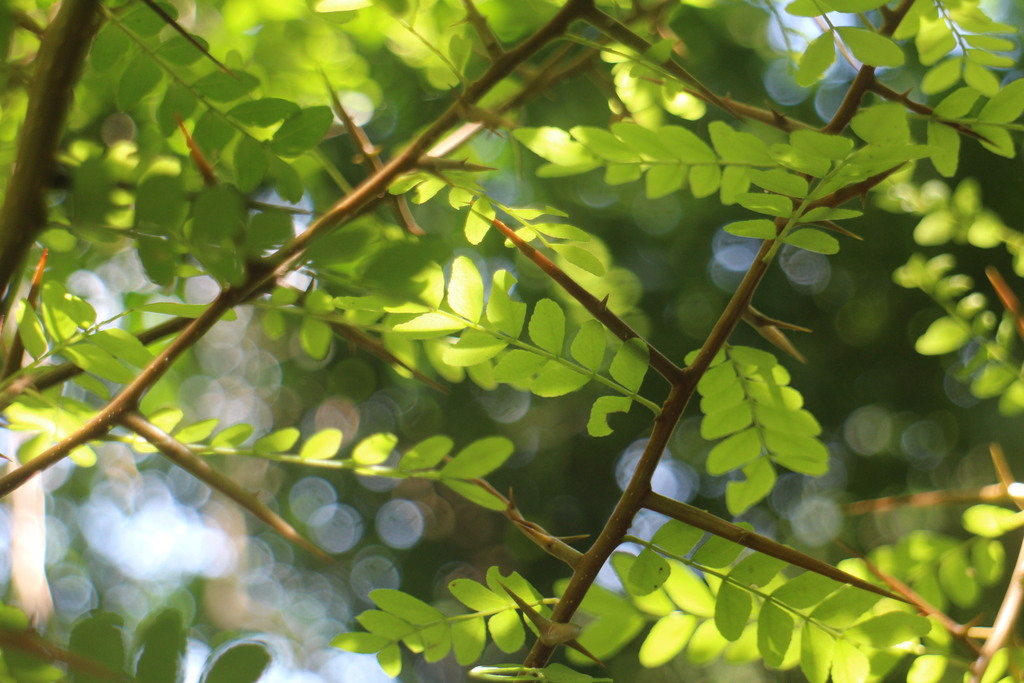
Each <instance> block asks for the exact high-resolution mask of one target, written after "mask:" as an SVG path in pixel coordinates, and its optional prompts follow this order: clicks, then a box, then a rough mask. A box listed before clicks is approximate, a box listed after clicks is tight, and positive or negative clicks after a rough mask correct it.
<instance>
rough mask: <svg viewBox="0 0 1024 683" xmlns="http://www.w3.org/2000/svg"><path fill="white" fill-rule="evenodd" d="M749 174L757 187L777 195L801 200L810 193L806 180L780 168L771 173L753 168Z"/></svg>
mask: <svg viewBox="0 0 1024 683" xmlns="http://www.w3.org/2000/svg"><path fill="white" fill-rule="evenodd" d="M747 174H748V175H749V176H750V180H751V182H753V183H754V184H755V185H757V186H758V187H761V188H764V189H765V190H768V191H769V192H774V193H776V194H781V195H786V196H788V197H795V198H798V199H799V198H803V197H806V196H807V193H808V192H809V191H810V187H809V186H808V185H807V181H806V180H805V179H804V178H801V177H800V176H798V175H796V174H793V173H789V172H788V171H783V170H782V169H779V168H777V169H773V170H771V171H761V170H758V169H755V168H752V169H749V170H748V171H747Z"/></svg>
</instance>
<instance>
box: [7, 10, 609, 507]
mask: <svg viewBox="0 0 1024 683" xmlns="http://www.w3.org/2000/svg"><path fill="white" fill-rule="evenodd" d="M592 2H593V0H569V2H567V3H566V4H565V5H564V6H563V7H562V8H561V9H560V10H559V11H558V13H556V14H555V16H554V17H553V18H552V19H551V20H550V21H548V23H547V24H545V25H544V26H542V27H541V28H540V29H539V30H538V31H537V32H536V33H534V34H533V35H531V36H530V37H529V38H527V39H526V40H524V41H523V42H522V43H520V44H519V45H518V46H516V47H515V48H514V49H512V50H510V51H508V52H506V53H504V54H503V55H502V56H501V57H500V58H499V59H497V60H495V62H494V64H492V65H491V67H490V68H489V69H488V70H487V71H486V72H485V73H484V74H483V75H482V76H481V77H480V78H479V79H478V80H477V81H475V82H474V83H472V84H470V85H469V86H468V87H467V88H466V90H465V92H464V93H463V95H462V97H461V98H460V99H459V100H458V101H456V102H453V103H452V105H451V106H450V107H449V108H448V109H447V110H446V111H445V112H444V113H443V114H442V115H441V116H440V117H438V118H437V119H436V120H435V121H434V122H433V123H432V124H431V125H430V126H428V127H427V129H426V130H425V131H424V132H423V133H421V134H420V136H419V137H418V138H416V140H414V141H413V142H412V144H410V145H409V146H408V147H407V148H406V149H405V150H404V151H403V152H402V153H401V154H400V155H398V156H396V157H395V158H394V159H392V160H391V161H390V162H389V163H388V164H387V165H385V166H384V167H383V168H382V169H380V171H378V172H377V173H374V174H373V175H372V176H370V177H369V178H367V179H366V180H364V181H363V182H362V183H360V184H359V186H357V187H356V188H354V189H353V191H352V192H351V193H349V194H348V195H347V196H345V197H344V198H343V199H341V200H340V201H338V202H337V203H336V204H335V205H334V206H333V207H331V208H330V209H329V210H328V211H326V212H325V213H323V214H322V215H321V216H320V217H319V218H318V219H317V220H315V221H314V222H313V223H312V224H311V225H310V227H309V228H307V230H306V231H305V232H303V233H302V234H301V235H299V236H297V237H296V238H294V239H293V240H291V241H290V242H289V243H288V244H286V245H285V246H283V247H282V248H281V249H279V250H278V251H277V252H276V253H275V254H273V255H272V256H270V257H268V258H267V259H265V260H263V261H261V262H259V263H256V264H251V266H250V268H251V270H250V274H249V277H248V278H247V279H246V282H245V283H244V284H242V285H241V286H239V287H229V288H226V289H224V290H222V291H221V293H220V295H219V296H218V297H217V298H216V299H214V301H212V302H211V303H210V304H209V305H208V306H207V308H206V310H205V311H203V313H202V314H201V315H200V316H199V317H198V318H196V319H194V320H192V321H190V322H189V323H188V325H187V326H186V327H185V329H184V330H183V331H182V333H181V334H180V335H178V337H177V338H176V339H175V340H174V341H172V342H171V343H170V344H169V345H168V346H167V347H166V348H165V349H164V350H163V351H162V352H161V353H160V354H159V355H158V356H157V357H156V358H155V359H154V360H153V361H152V362H151V363H150V364H149V365H148V366H146V367H145V368H144V369H143V370H142V372H141V373H139V375H138V376H136V378H135V379H134V380H132V381H131V382H130V383H129V384H128V385H126V386H125V387H124V389H122V390H121V392H120V393H119V394H118V395H117V396H115V397H114V398H113V399H111V401H110V402H109V403H108V404H107V405H106V406H105V407H104V408H103V409H102V410H100V411H99V413H97V415H96V416H95V417H94V418H93V419H91V420H89V421H88V422H87V423H86V424H85V425H83V426H82V427H81V428H80V429H78V430H76V431H75V432H74V433H72V434H70V435H68V436H67V437H65V438H64V439H62V440H61V441H60V442H58V443H56V444H54V445H53V446H51V447H50V448H48V449H46V450H45V451H43V452H42V453H40V454H39V455H37V456H36V457H35V458H33V459H32V460H31V461H29V462H28V463H26V464H25V465H24V466H23V467H20V468H18V469H17V470H15V471H14V472H10V473H8V474H6V475H4V476H3V477H0V497H3V496H6V495H7V494H9V493H10V492H11V491H13V490H14V489H16V488H17V487H18V486H20V485H21V484H22V483H23V482H25V481H27V480H28V479H29V478H30V477H33V476H35V475H36V474H38V473H39V472H41V471H43V470H44V469H46V468H48V467H50V466H52V465H54V464H55V463H57V462H59V461H60V460H62V459H63V458H64V457H66V456H67V454H68V453H70V452H71V450H73V449H74V448H76V447H77V446H80V445H82V444H84V443H86V442H87V441H90V440H92V439H95V438H97V437H99V436H102V435H104V434H106V433H107V432H108V431H110V429H112V428H113V427H114V426H115V425H116V424H117V423H118V422H119V421H120V420H121V418H122V416H123V415H125V414H126V413H127V412H128V411H130V410H134V408H135V406H136V404H137V402H138V401H139V399H141V398H142V395H143V394H144V393H145V392H146V391H147V390H148V389H149V388H150V387H151V386H152V385H153V384H154V383H155V382H156V381H157V380H159V379H160V378H161V377H162V376H163V375H164V373H166V372H167V369H168V368H169V367H170V366H171V364H172V363H173V362H174V361H175V360H177V359H178V357H179V356H181V354H182V353H184V352H185V351H186V350H188V349H189V348H191V347H192V345H193V344H195V343H196V342H197V341H198V340H199V339H200V338H201V337H202V336H203V335H204V334H206V332H208V331H209V330H210V328H212V327H213V326H214V325H215V324H216V323H217V321H218V320H220V318H221V316H223V315H224V314H225V313H226V312H227V311H229V310H230V309H232V308H234V307H235V306H237V305H238V304H240V303H243V302H244V301H247V300H248V299H249V298H251V297H253V296H256V295H258V294H259V293H261V292H262V291H263V290H264V289H266V288H267V287H268V286H270V285H271V284H272V283H273V282H275V281H276V280H277V278H278V277H279V276H281V275H284V274H285V273H287V272H288V271H289V270H291V269H292V268H294V267H296V266H297V265H298V264H299V263H300V261H301V259H302V256H303V255H304V253H305V251H306V249H307V248H308V247H309V245H310V244H311V243H312V241H313V240H314V239H315V238H316V237H319V236H320V235H321V234H325V233H327V232H329V231H330V230H331V229H332V228H334V227H336V226H337V225H339V224H341V223H343V222H345V221H348V220H351V219H352V218H354V217H355V216H358V215H359V214H360V213H361V212H363V211H365V210H366V209H367V208H369V207H371V206H373V205H375V204H376V203H377V202H379V201H381V198H382V197H383V196H386V193H387V188H388V186H389V185H390V184H391V183H392V182H393V181H394V180H395V179H396V178H397V177H398V176H399V175H401V174H403V173H405V172H407V171H409V170H412V169H413V168H414V167H415V165H416V162H417V160H419V158H420V157H421V156H423V154H424V153H425V152H426V150H427V149H428V148H429V147H430V146H431V145H432V144H434V143H435V142H436V141H437V140H438V139H439V138H440V137H441V136H442V135H443V134H444V133H445V131H447V130H448V129H449V128H450V127H451V126H453V125H454V124H455V123H456V122H458V121H459V117H460V112H461V111H462V109H463V106H464V105H465V103H467V102H469V103H472V102H476V101H477V100H478V99H480V98H481V97H483V96H484V95H485V94H487V92H488V91H490V89H491V88H492V87H494V86H495V85H496V84H497V83H499V82H500V81H501V80H502V79H504V78H505V77H506V76H508V75H509V74H511V73H512V72H513V71H514V70H515V68H516V67H517V66H518V65H519V64H521V63H522V62H524V61H525V60H526V59H528V58H529V57H531V56H532V55H534V54H535V53H536V52H537V51H538V50H540V49H541V48H543V47H544V46H545V45H547V44H548V43H549V42H550V41H552V40H554V39H555V38H557V37H558V36H560V35H561V34H562V33H564V32H565V31H566V30H567V29H568V27H569V24H571V23H572V21H573V20H574V19H576V18H577V16H579V15H580V14H581V13H582V12H583V11H584V9H585V7H586V6H589V5H590V4H591V3H592ZM83 3H86V4H89V5H90V6H93V5H94V0H92V1H91V2H90V0H68V2H67V3H66V4H65V5H62V11H63V8H64V7H69V6H77V5H81V4H83ZM79 30H80V27H79ZM54 144H56V143H54ZM19 158H20V157H19ZM10 197H11V193H10V192H9V193H8V199H10ZM7 211H8V210H7V208H6V205H5V207H4V210H3V211H0V238H2V237H3V235H4V234H6V233H5V232H4V231H3V230H2V227H3V222H2V218H3V216H4V214H5V213H6V212H7ZM2 246H3V244H2V242H0V247H2ZM4 253H5V252H3V251H2V250H0V272H5V271H3V270H2V264H3V258H4Z"/></svg>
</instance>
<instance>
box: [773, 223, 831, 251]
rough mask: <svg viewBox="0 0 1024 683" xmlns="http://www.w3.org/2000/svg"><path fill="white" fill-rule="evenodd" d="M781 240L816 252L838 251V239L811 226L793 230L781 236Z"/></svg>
mask: <svg viewBox="0 0 1024 683" xmlns="http://www.w3.org/2000/svg"><path fill="white" fill-rule="evenodd" d="M782 241H783V242H785V243H786V244H792V245H793V246H794V247H800V248H801V249H806V250H807V251H813V252H815V253H817V254H835V253H836V252H838V251H839V240H837V239H836V238H835V237H833V236H832V235H829V234H827V233H824V232H822V231H821V230H815V229H813V228H803V229H801V230H794V231H793V232H791V233H789V234H787V235H786V236H785V237H783V238H782Z"/></svg>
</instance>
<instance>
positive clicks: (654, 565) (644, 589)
mask: <svg viewBox="0 0 1024 683" xmlns="http://www.w3.org/2000/svg"><path fill="white" fill-rule="evenodd" d="M670 571H671V568H670V567H669V565H668V562H666V561H665V558H664V557H662V556H661V555H659V554H658V553H656V552H654V551H653V550H651V549H650V548H644V549H643V550H641V551H640V554H639V555H638V556H637V558H636V562H634V563H633V564H632V566H630V568H629V577H628V580H627V582H626V587H627V588H628V589H629V592H630V593H631V594H632V595H647V594H649V593H653V592H654V591H656V590H658V589H659V588H661V586H662V584H664V583H665V581H666V580H668V576H669V572H670Z"/></svg>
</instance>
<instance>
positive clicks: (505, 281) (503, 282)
mask: <svg viewBox="0 0 1024 683" xmlns="http://www.w3.org/2000/svg"><path fill="white" fill-rule="evenodd" d="M515 284H516V279H515V278H514V277H513V276H512V274H511V273H509V272H508V271H507V270H497V271H495V272H494V276H493V277H492V278H491V296H490V297H489V298H488V299H487V322H489V323H490V324H491V325H493V326H494V327H495V328H496V329H497V330H498V331H499V332H502V333H504V334H507V335H508V336H509V337H511V338H512V339H517V338H518V337H519V333H520V332H522V330H523V323H524V322H525V321H526V304H524V303H522V302H519V301H513V300H512V297H511V296H510V294H509V291H510V290H511V289H512V287H513V285H515Z"/></svg>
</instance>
